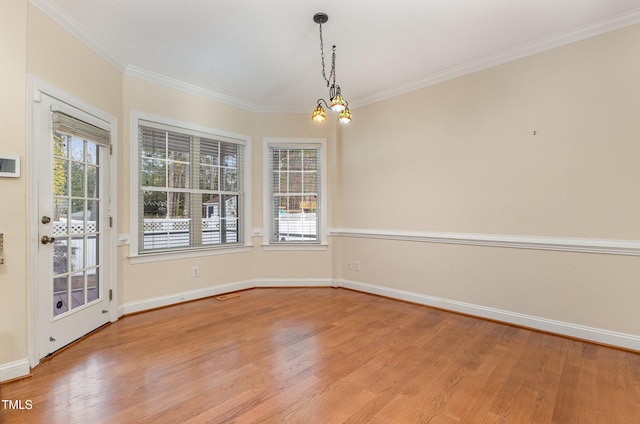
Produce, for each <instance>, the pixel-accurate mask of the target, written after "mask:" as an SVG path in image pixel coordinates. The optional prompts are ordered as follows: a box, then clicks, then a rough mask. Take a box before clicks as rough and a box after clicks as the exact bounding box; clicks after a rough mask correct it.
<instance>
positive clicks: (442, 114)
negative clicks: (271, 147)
mask: <svg viewBox="0 0 640 424" xmlns="http://www.w3.org/2000/svg"><path fill="white" fill-rule="evenodd" d="M8 1H9V2H8V3H7V4H5V5H4V6H3V12H2V14H1V15H0V24H1V25H0V35H1V37H0V40H1V41H0V61H1V62H2V63H3V66H2V67H0V88H1V91H2V93H3V96H4V97H3V98H4V99H5V101H4V102H2V105H1V106H0V109H1V110H0V113H2V115H3V116H7V117H9V118H8V119H6V120H3V121H2V122H0V148H1V149H0V153H5V154H13V155H20V156H21V157H22V158H23V165H24V167H23V176H22V177H21V178H18V179H0V187H1V190H2V193H3V195H4V196H5V197H4V198H6V199H11V209H10V210H7V209H6V208H5V210H0V232H2V233H4V242H5V260H6V263H5V264H4V265H0V293H1V295H0V370H2V367H3V366H6V364H11V363H13V362H16V361H24V360H25V359H26V357H27V354H28V335H29V330H28V328H29V324H28V307H29V303H30V301H29V298H28V281H29V264H28V257H29V256H28V255H29V240H28V235H27V234H28V223H27V215H28V211H27V207H26V202H27V199H28V197H29V193H28V187H29V175H28V174H29V164H28V162H27V158H28V155H29V144H28V143H29V141H28V137H27V130H26V128H27V109H28V104H27V98H28V97H27V95H26V85H27V76H28V75H33V76H34V77H36V78H38V79H39V80H42V81H44V82H46V83H47V84H50V85H51V86H54V87H56V88H58V89H60V90H62V91H64V92H65V93H68V94H69V95H70V96H73V97H75V98H77V99H79V100H81V101H82V102H84V103H86V104H90V105H91V106H92V107H95V108H98V109H100V110H103V111H105V112H107V113H109V114H111V115H113V116H115V117H117V118H118V128H119V134H118V145H117V153H118V165H117V167H118V173H117V174H118V177H117V188H118V210H117V216H116V223H117V231H118V234H122V235H129V236H131V235H130V234H129V231H130V228H129V221H130V200H129V199H130V190H131V188H130V185H129V181H130V175H129V172H130V171H129V169H130V152H129V149H130V116H131V111H132V110H136V111H139V112H144V113H149V114H154V115H160V116H166V117H168V118H171V119H174V120H181V121H186V122H190V123H193V124H198V125H204V126H209V127H213V128H218V129H221V130H224V131H230V132H235V133H240V134H245V135H247V136H250V137H251V139H252V157H251V161H252V179H251V192H252V196H251V226H252V228H253V234H254V237H252V242H253V247H252V248H251V249H249V251H247V252H245V253H238V254H227V255H219V256H211V257H207V258H191V259H184V260H172V261H165V262H155V263H148V264H131V263H130V260H129V258H128V254H129V247H128V246H126V245H123V246H119V247H118V259H117V260H118V264H117V267H118V281H117V287H118V299H117V304H118V307H119V308H122V307H123V305H125V304H127V303H131V302H133V303H135V302H143V301H145V300H148V299H152V298H155V297H170V296H172V295H176V294H179V293H184V292H188V291H198V290H202V289H206V288H209V287H215V286H220V285H222V284H227V283H234V282H239V281H249V280H253V281H259V280H260V279H266V280H269V281H278V280H282V281H285V282H289V283H293V282H295V281H300V282H302V283H304V282H306V281H332V280H337V279H341V280H343V281H353V282H359V283H366V284H372V285H376V286H380V287H386V288H389V289H391V290H403V291H406V292H412V293H418V294H424V295H428V296H435V297H439V298H443V299H450V300H454V301H459V302H466V303H469V304H472V305H478V306H480V307H487V308H497V309H501V310H505V311H513V312H516V313H521V314H528V315H531V316H536V317H541V318H546V319H551V320H557V321H561V322H568V323H575V324H579V325H584V326H589V327H594V328H601V329H605V330H612V331H619V332H623V333H628V334H632V335H637V336H640V327H639V326H640V324H639V323H640V309H639V308H637V307H635V305H634V300H635V299H637V298H638V295H639V294H640V293H639V288H638V287H639V286H638V284H637V277H638V275H639V273H638V271H640V269H639V265H640V264H639V261H638V259H637V257H635V256H615V255H602V254H585V253H575V252H552V251H539V250H524V249H507V248H494V247H477V246H461V245H450V244H433V243H424V242H406V241H397V240H373V239H366V238H357V239H356V238H349V237H342V238H340V237H336V236H331V237H329V247H328V248H327V249H326V250H320V251H297V252H292V251H271V250H269V251H267V250H263V249H262V247H261V243H262V238H261V237H258V236H257V235H258V234H261V233H262V232H264V231H266V230H265V229H264V228H265V225H264V223H263V222H262V201H263V197H262V181H263V174H262V171H263V170H262V143H263V139H264V138H265V137H286V138H292V137H304V138H326V139H327V150H328V169H327V175H328V186H327V190H328V193H327V194H328V196H327V198H328V211H327V212H328V226H329V227H332V228H337V229H338V230H340V229H341V228H342V229H348V228H355V229H368V230H374V231H376V230H392V231H400V230H402V231H407V232H458V233H469V234H476V233H479V234H499V235H514V236H523V235H530V236H551V237H579V238H587V239H614V240H640V226H638V224H637V217H638V216H640V214H639V212H640V201H638V200H637V197H636V196H633V193H635V191H636V189H637V187H638V186H639V183H640V171H639V169H640V167H638V166H636V163H635V162H636V161H637V157H639V155H638V154H639V153H640V151H639V150H640V143H637V139H638V135H639V134H640V120H638V119H636V116H637V112H638V110H640V107H639V106H640V83H638V82H637V81H638V79H637V75H640V72H639V71H640V59H638V55H637V51H638V50H639V49H638V47H640V26H634V27H630V28H627V29H623V30H619V31H615V32H612V33H609V34H605V35H602V36H599V37H595V38H592V39H589V40H585V41H582V42H579V43H575V44H572V45H569V46H565V47H562V48H559V49H555V50H552V51H548V52H545V53H542V54H538V55H535V56H532V57H529V58H526V59H522V60H518V61H516V62H512V63H509V64H506V65H502V66H498V67H495V68H492V69H488V70H485V71H481V72H477V73H474V74H471V75H468V76H465V77H461V78H457V79H455V80H452V81H448V82H445V83H442V84H438V85H435V86H432V87H429V88H425V89H422V90H418V91H415V92H413V93H409V94H406V95H403V96H399V97H396V98H393V99H389V100H385V101H384V102H380V103H377V104H372V105H368V106H365V107H361V108H358V109H356V110H354V122H353V124H352V125H351V126H349V127H346V128H337V127H336V126H335V124H325V126H315V125H313V124H312V123H311V121H310V120H309V119H308V116H307V115H306V114H262V113H253V112H248V111H246V110H241V109H238V108H235V107H232V106H228V105H224V104H221V103H218V102H215V101H213V100H211V99H206V98H203V97H198V96H194V95H191V94H186V93H184V92H181V91H178V90H175V89H171V88H167V87H163V86H160V85H157V84H153V83H150V82H146V81H143V80H141V79H138V78H134V77H130V76H125V75H123V73H122V72H121V71H119V70H118V69H116V68H114V67H113V66H111V65H110V64H109V63H108V62H106V61H105V60H104V59H102V58H101V57H100V56H98V55H97V54H95V53H94V52H92V51H91V50H90V49H89V48H88V47H87V46H86V45H84V44H83V43H81V42H80V41H79V40H77V39H76V38H74V37H73V36H72V35H70V34H69V33H68V32H66V31H65V30H63V29H62V28H61V27H60V26H59V25H57V24H56V23H54V22H53V21H52V20H51V19H49V18H48V17H47V16H45V15H44V14H43V13H42V12H41V11H39V10H38V9H36V8H35V7H33V6H30V5H29V3H28V1H27V0H8ZM9 40H10V41H9ZM534 131H535V132H536V135H533V133H534ZM389 205H393V207H392V208H390V207H389ZM348 260H350V261H353V260H358V261H359V262H360V264H361V267H362V269H361V270H360V271H355V270H347V269H346V263H347V261H348ZM196 265H197V266H199V268H200V277H198V278H193V277H191V267H192V266H196Z"/></svg>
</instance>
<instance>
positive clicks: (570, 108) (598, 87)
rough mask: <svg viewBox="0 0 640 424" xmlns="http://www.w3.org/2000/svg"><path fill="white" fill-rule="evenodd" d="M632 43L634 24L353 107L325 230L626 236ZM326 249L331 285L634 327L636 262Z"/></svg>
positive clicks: (469, 250)
mask: <svg viewBox="0 0 640 424" xmlns="http://www.w3.org/2000/svg"><path fill="white" fill-rule="evenodd" d="M639 47H640V25H636V26H633V27H629V28H626V29H622V30H618V31H614V32H611V33H608V34H605V35H601V36H598V37H595V38H591V39H587V40H584V41H581V42H578V43H575V44H571V45H568V46H565V47H561V48H557V49H554V50H551V51H547V52H545V53H541V54H537V55H535V56H531V57H528V58H525V59H521V60H518V61H515V62H511V63H508V64H504V65H501V66H498V67H495V68H492V69H488V70H484V71H481V72H477V73H474V74H471V75H467V76H464V77H461V78H457V79H455V80H451V81H448V82H445V83H442V84H438V85H435V86H432V87H428V88H425V89H422V90H419V91H415V92H412V93H409V94H406V95H403V96H399V97H396V98H393V99H390V100H386V101H384V102H380V103H376V104H372V105H369V106H366V107H362V108H359V109H358V110H357V111H354V122H353V124H352V126H350V127H349V128H347V129H345V130H344V131H343V134H342V143H341V151H340V153H339V156H340V157H341V161H342V165H341V171H340V172H341V174H342V179H341V193H340V199H339V204H340V212H341V218H340V223H339V226H340V227H342V228H355V229H373V230H377V231H379V230H395V231H399V230H402V231H406V232H417V233H419V232H437V233H438V232H440V233H442V232H444V233H450V232H453V233H468V234H472V235H473V234H490V235H491V234H493V235H513V236H517V237H519V236H540V237H559V238H566V237H569V238H585V239H612V240H640V225H638V216H640V199H639V198H638V196H636V195H635V193H636V192H637V190H638V187H639V184H640V166H638V158H639V157H640V143H639V142H638V140H639V136H640V120H639V119H638V111H640V82H638V81H639V80H638V75H640V56H638V54H637V51H638V48H639ZM356 117H357V119H356ZM534 131H535V133H536V135H534ZM340 248H341V253H340V262H341V265H340V267H341V269H342V274H341V275H342V277H343V278H344V279H346V280H352V281H357V282H363V283H369V284H375V285H380V286H385V287H389V288H395V289H402V290H408V291H411V292H415V293H421V294H425V295H431V296H437V297H442V298H445V299H450V300H455V301H461V302H468V303H470V304H474V305H480V306H485V307H495V308H500V309H503V310H506V311H512V312H517V313H522V314H530V315H532V316H536V317H543V318H548V319H555V320H559V321H566V322H569V323H573V324H579V325H585V326H593V327H596V328H602V329H608V330H613V331H620V332H627V333H629V334H634V335H640V308H637V307H634V305H633V304H634V301H633V300H632V299H638V294H639V291H638V290H639V289H638V287H639V285H638V277H639V276H640V273H639V272H638V271H640V259H638V258H637V257H620V256H612V255H597V254H595V255H594V254H585V253H568V252H541V251H535V250H520V249H505V248H493V247H473V246H453V245H447V244H425V243H419V242H418V243H417V242H401V241H389V240H385V241H381V240H368V239H346V240H343V241H342V242H341V245H340ZM347 260H352V261H353V260H360V262H361V266H362V270H361V271H360V272H355V271H346V262H347Z"/></svg>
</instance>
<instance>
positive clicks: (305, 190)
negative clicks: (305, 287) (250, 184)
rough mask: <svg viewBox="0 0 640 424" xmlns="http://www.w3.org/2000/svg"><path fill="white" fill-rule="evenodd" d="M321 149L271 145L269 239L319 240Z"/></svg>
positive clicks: (272, 241) (283, 240) (286, 240)
mask: <svg viewBox="0 0 640 424" xmlns="http://www.w3.org/2000/svg"><path fill="white" fill-rule="evenodd" d="M321 163H322V161H321V149H320V146H318V145H314V144H309V145H288V146H287V145H283V146H277V145H273V146H270V147H269V164H270V171H269V172H270V174H271V175H270V183H269V187H270V193H269V196H270V201H271V207H270V215H271V220H270V221H271V222H270V238H269V241H270V243H273V244H278V243H283V244H284V243H320V241H321V237H320V232H321V228H320V222H321V219H320V218H321V216H320V213H321V208H320V204H321V202H322V201H323V199H322V196H321V172H322V170H321Z"/></svg>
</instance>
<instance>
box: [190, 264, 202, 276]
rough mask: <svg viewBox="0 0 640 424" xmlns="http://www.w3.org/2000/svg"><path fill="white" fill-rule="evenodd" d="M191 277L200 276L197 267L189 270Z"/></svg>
mask: <svg viewBox="0 0 640 424" xmlns="http://www.w3.org/2000/svg"><path fill="white" fill-rule="evenodd" d="M191 276H192V277H199V276H200V270H199V269H198V267H197V266H194V267H193V268H191Z"/></svg>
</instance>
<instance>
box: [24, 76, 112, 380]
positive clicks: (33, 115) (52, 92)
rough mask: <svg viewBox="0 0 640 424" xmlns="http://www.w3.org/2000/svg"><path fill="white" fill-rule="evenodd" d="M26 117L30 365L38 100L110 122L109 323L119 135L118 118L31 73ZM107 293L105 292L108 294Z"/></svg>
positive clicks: (34, 361) (36, 359)
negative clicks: (47, 98)
mask: <svg viewBox="0 0 640 424" xmlns="http://www.w3.org/2000/svg"><path fill="white" fill-rule="evenodd" d="M27 93H28V98H27V103H28V107H27V110H28V117H27V122H28V125H27V130H28V135H27V140H28V155H27V166H26V173H25V174H26V175H27V176H28V178H29V181H28V188H29V192H28V196H27V211H28V212H27V220H28V234H29V243H28V246H29V253H28V269H27V272H28V282H29V287H28V296H27V307H28V311H29V312H28V319H29V324H28V332H29V333H28V356H29V358H28V359H29V366H30V367H31V368H33V367H35V366H36V365H38V364H39V363H40V356H41V355H40V352H39V346H38V340H39V338H38V336H39V332H40V331H41V328H40V325H39V324H40V311H39V307H38V306H39V298H38V272H37V269H36V268H37V266H38V247H39V242H40V241H39V225H38V223H39V213H38V212H39V211H38V169H37V164H38V152H37V148H36V143H37V138H36V137H37V136H38V128H37V125H38V122H40V120H41V119H48V117H46V118H45V117H42V116H40V110H39V108H38V103H39V102H40V101H41V96H42V94H46V95H48V96H50V97H53V98H55V99H57V100H59V101H61V102H63V103H66V104H68V105H70V106H72V107H74V108H76V109H79V110H81V111H83V112H85V113H87V114H89V115H93V116H95V117H97V118H99V119H101V120H103V121H105V122H108V123H109V125H110V132H111V141H112V145H113V153H112V155H111V159H110V160H109V178H110V181H109V193H108V199H105V201H106V202H108V205H109V206H108V213H109V216H111V217H113V228H112V230H111V231H110V235H109V238H108V239H107V240H105V242H106V243H105V244H106V246H107V249H108V250H109V258H110V260H109V263H107V264H105V266H106V267H108V270H109V272H108V274H109V281H108V284H109V289H111V290H112V294H113V300H112V303H111V307H110V308H109V310H110V316H109V319H110V321H111V322H114V321H116V320H117V319H118V313H117V310H118V308H117V298H118V295H117V288H118V285H117V281H118V278H117V227H116V220H115V215H116V211H117V210H118V209H117V199H118V197H117V181H116V175H117V162H118V159H117V158H118V157H117V145H118V143H117V136H118V121H117V118H116V117H114V116H112V115H110V114H108V113H106V112H104V111H102V110H100V109H97V108H96V107H94V106H91V105H89V104H87V103H85V102H83V101H81V100H79V99H77V98H75V97H73V96H71V95H69V94H67V93H66V92H64V91H62V90H60V89H58V88H56V87H54V86H52V85H50V84H48V83H46V82H44V81H41V80H39V79H37V78H35V77H33V76H29V77H28V91H27ZM107 296H108V293H107Z"/></svg>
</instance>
